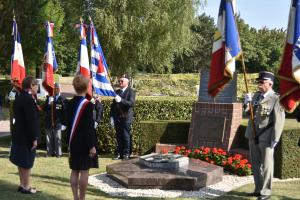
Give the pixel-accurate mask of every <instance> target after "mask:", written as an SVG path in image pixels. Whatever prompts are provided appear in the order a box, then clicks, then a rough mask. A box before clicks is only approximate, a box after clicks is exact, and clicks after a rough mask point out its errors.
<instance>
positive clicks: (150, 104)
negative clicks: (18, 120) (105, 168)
mask: <svg viewBox="0 0 300 200" xmlns="http://www.w3.org/2000/svg"><path fill="white" fill-rule="evenodd" d="M195 101H196V100H195V99H193V98H187V97H137V100H136V105H135V107H134V112H135V120H134V122H133V124H132V132H131V133H132V148H133V152H134V153H136V154H140V153H141V152H145V147H144V146H143V144H144V143H146V142H147V141H146V140H148V137H146V138H144V137H141V136H144V135H145V134H144V133H143V128H142V127H141V124H140V122H141V121H148V120H191V114H192V107H193V104H194V102H195ZM111 102H112V98H103V99H102V103H103V105H104V119H103V122H101V124H100V126H99V127H98V130H97V134H98V139H99V146H100V150H101V151H102V152H110V153H112V152H114V151H115V149H116V141H115V131H114V129H113V128H111V126H110V124H109V119H110V118H109V115H110V104H111ZM38 103H39V105H42V104H43V103H44V101H43V100H39V102H38ZM11 108H12V103H11ZM11 113H12V112H11ZM40 119H41V132H42V137H41V145H42V146H44V145H45V128H44V127H45V126H44V124H45V123H44V122H45V114H44V113H41V114H40ZM62 137H63V149H64V150H66V149H67V144H66V142H65V139H66V134H64V133H63V135H62Z"/></svg>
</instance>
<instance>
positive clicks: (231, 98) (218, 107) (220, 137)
mask: <svg viewBox="0 0 300 200" xmlns="http://www.w3.org/2000/svg"><path fill="white" fill-rule="evenodd" d="M208 80H209V70H202V71H201V78H200V91H199V98H198V102H197V103H195V104H194V106H193V111H192V121H191V124H190V130H189V139H188V146H189V147H191V148H192V147H199V146H206V147H220V148H223V149H224V150H227V151H229V150H231V149H232V147H234V146H235V144H234V138H235V134H236V131H237V129H238V127H239V125H240V123H241V121H242V104H241V103H237V101H236V99H237V75H236V74H235V75H234V78H233V80H231V81H230V82H229V83H228V84H227V85H226V86H225V88H224V89H223V90H222V91H221V92H219V94H218V95H217V96H216V98H215V99H213V98H212V97H211V96H210V95H209V94H208V91H207V86H208Z"/></svg>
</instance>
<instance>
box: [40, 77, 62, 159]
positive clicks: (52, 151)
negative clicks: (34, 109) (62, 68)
mask: <svg viewBox="0 0 300 200" xmlns="http://www.w3.org/2000/svg"><path fill="white" fill-rule="evenodd" d="M43 110H44V111H45V112H46V145H47V156H56V157H60V156H61V155H62V151H61V131H62V130H64V129H65V124H66V99H65V98H64V97H62V96H61V95H60V86H59V84H58V83H55V84H54V96H48V97H47V99H46V102H45V104H44V106H43Z"/></svg>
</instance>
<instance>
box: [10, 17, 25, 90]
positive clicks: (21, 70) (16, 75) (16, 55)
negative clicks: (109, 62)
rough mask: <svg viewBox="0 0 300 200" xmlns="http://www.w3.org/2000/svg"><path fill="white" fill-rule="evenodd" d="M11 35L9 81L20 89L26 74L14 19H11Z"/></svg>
mask: <svg viewBox="0 0 300 200" xmlns="http://www.w3.org/2000/svg"><path fill="white" fill-rule="evenodd" d="M12 35H13V37H14V44H13V45H14V48H13V53H12V56H11V80H12V82H13V84H14V85H15V86H16V87H18V88H22V81H23V79H24V78H25V76H26V74H25V65H24V59H23V51H22V45H21V39H20V34H19V31H18V25H17V22H16V20H15V18H14V19H13V31H12Z"/></svg>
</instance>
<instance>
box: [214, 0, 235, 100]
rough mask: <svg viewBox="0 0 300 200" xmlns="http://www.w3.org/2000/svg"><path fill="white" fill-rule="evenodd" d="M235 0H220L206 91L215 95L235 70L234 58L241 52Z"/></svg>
mask: <svg viewBox="0 0 300 200" xmlns="http://www.w3.org/2000/svg"><path fill="white" fill-rule="evenodd" d="M235 5H236V4H235V0H221V3H220V8H219V17H218V23H217V28H218V29H217V31H216V32H215V35H214V43H213V50H212V58H211V64H210V75H209V82H208V93H209V94H210V95H211V96H212V97H215V96H216V95H217V94H218V93H219V92H220V91H221V90H222V89H223V88H224V86H225V85H226V83H228V82H229V81H230V80H231V79H232V78H233V75H234V72H235V60H236V59H237V58H238V57H239V56H240V54H241V48H240V42H239V33H238V29H237V26H236V22H235V10H236V9H235Z"/></svg>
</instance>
